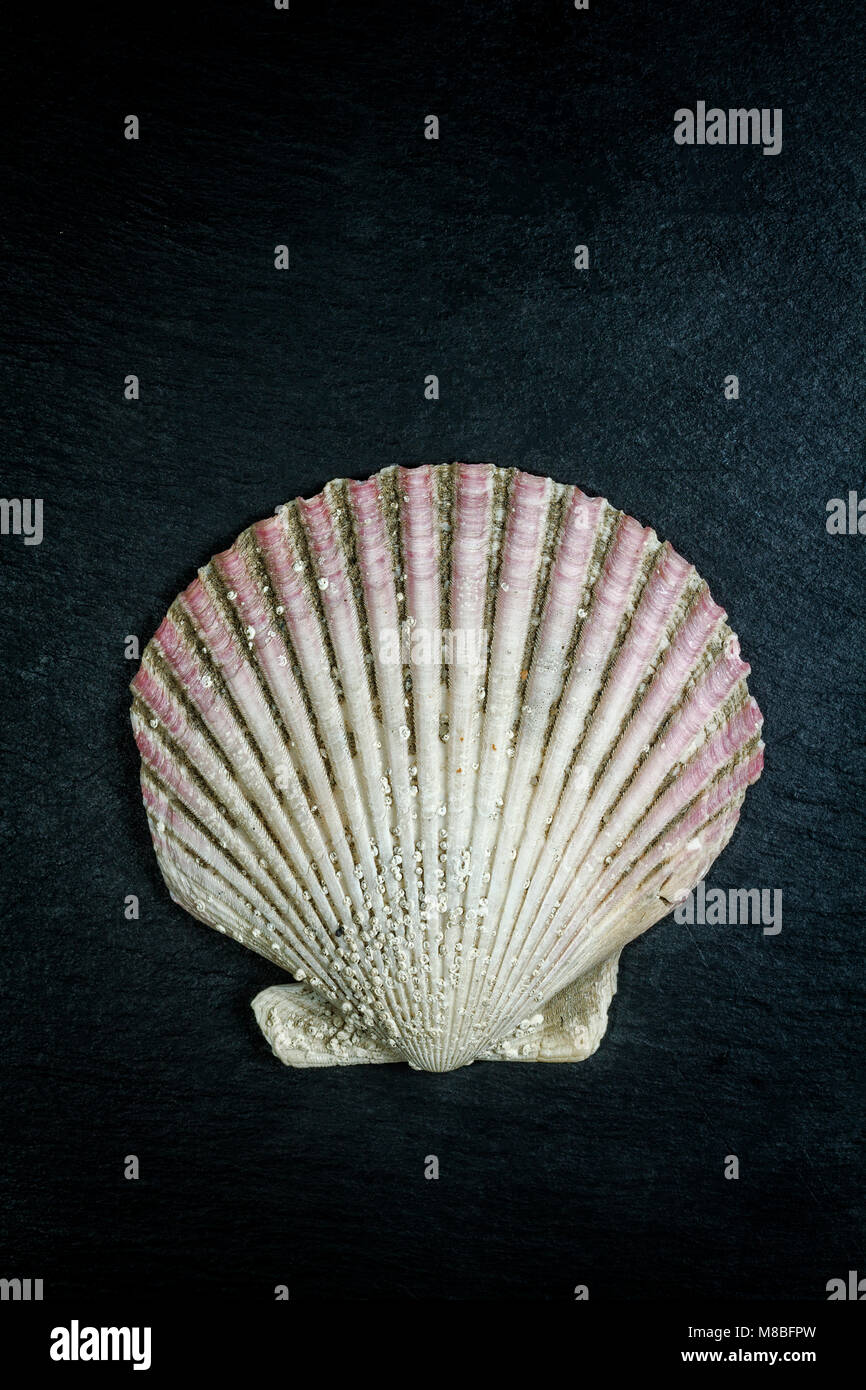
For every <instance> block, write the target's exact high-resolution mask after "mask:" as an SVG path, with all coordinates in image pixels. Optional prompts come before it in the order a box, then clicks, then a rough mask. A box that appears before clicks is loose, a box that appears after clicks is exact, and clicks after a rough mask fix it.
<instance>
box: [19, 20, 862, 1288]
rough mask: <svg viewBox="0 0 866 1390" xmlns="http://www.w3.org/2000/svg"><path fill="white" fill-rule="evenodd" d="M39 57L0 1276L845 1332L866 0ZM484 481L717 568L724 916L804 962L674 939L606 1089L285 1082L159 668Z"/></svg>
mask: <svg viewBox="0 0 866 1390" xmlns="http://www.w3.org/2000/svg"><path fill="white" fill-rule="evenodd" d="M12 23H13V24H14V27H15V32H13V33H11V34H10V33H8V32H7V34H6V38H7V40H8V42H9V44H10V45H11V47H10V49H9V52H8V57H7V64H8V67H7V72H6V75H5V77H4V84H5V87H6V90H7V93H8V94H9V95H10V96H11V99H12V101H11V111H10V114H9V115H8V116H7V118H6V124H5V137H6V142H7V144H9V145H10V153H9V162H8V172H7V174H6V176H5V179H4V184H5V198H4V201H5V202H6V205H7V212H8V215H7V218H6V222H5V227H4V231H3V246H4V259H5V262H6V276H5V283H6V293H5V309H4V313H3V316H2V324H0V333H2V337H3V344H4V351H3V363H2V370H3V379H2V384H3V414H4V423H5V431H4V433H5V442H4V448H3V452H2V459H0V464H2V479H0V481H2V492H3V495H5V496H40V497H43V498H44V507H45V523H44V524H45V538H44V541H43V543H42V545H41V546H39V547H35V546H34V547H25V546H23V545H22V543H21V541H20V540H19V539H16V538H14V537H10V536H7V537H3V538H2V540H0V565H2V569H0V583H2V619H0V622H2V637H3V659H2V742H3V748H4V770H3V801H4V826H3V831H4V839H5V841H6V845H5V849H4V859H3V866H4V867H3V879H4V884H3V887H4V898H5V910H4V915H3V921H4V949H3V963H4V971H3V974H4V983H5V1002H4V1003H3V1005H2V1011H0V1043H2V1053H3V1059H4V1077H3V1090H4V1094H3V1096H2V1113H3V1119H4V1139H3V1147H2V1159H0V1186H2V1206H3V1215H2V1236H0V1266H2V1267H0V1274H2V1275H4V1276H12V1275H16V1274H17V1275H22V1276H23V1275H30V1276H32V1277H42V1278H43V1279H44V1280H45V1281H46V1295H48V1294H50V1295H51V1296H54V1295H60V1294H63V1293H67V1294H68V1293H73V1294H75V1293H82V1292H84V1291H92V1292H94V1293H105V1292H108V1291H121V1292H128V1293H131V1294H135V1295H138V1296H140V1295H143V1294H145V1293H150V1294H154V1295H157V1296H159V1295H163V1296H169V1295H172V1294H175V1293H182V1294H183V1296H184V1297H185V1298H190V1297H192V1298H194V1297H196V1296H197V1295H206V1296H210V1295H231V1296H233V1297H235V1298H242V1299H243V1298H250V1299H258V1300H267V1299H270V1298H272V1297H273V1287H274V1285H275V1284H276V1283H286V1284H288V1285H289V1286H290V1289H291V1291H292V1296H293V1297H295V1298H304V1297H324V1298H329V1299H330V1298H350V1299H362V1298H371V1297H383V1296H391V1297H396V1298H399V1299H418V1298H425V1297H444V1298H451V1299H465V1298H478V1297H480V1298H489V1299H513V1298H527V1297H534V1298H545V1299H552V1298H570V1297H572V1290H573V1288H574V1286H575V1285H576V1284H578V1283H586V1284H588V1285H589V1287H590V1296H591V1298H594V1299H642V1298H648V1297H661V1298H665V1299H677V1298H679V1297H681V1296H683V1295H684V1294H686V1293H691V1294H696V1295H698V1296H710V1295H720V1294H724V1295H729V1296H733V1297H745V1298H751V1299H770V1298H793V1297H801V1298H808V1299H821V1298H824V1297H825V1296H826V1295H825V1285H826V1281H827V1280H828V1279H830V1278H832V1277H835V1276H839V1275H841V1276H845V1275H846V1274H847V1271H848V1270H849V1269H859V1270H860V1271H861V1273H862V1272H864V1271H866V1251H864V1246H863V1238H862V1232H863V1228H862V1224H860V1218H861V1214H862V1167H861V1157H862V1149H859V1148H858V1141H862V1101H863V1090H862V1061H861V1054H862V1043H861V1035H860V1031H859V1029H860V1017H862V1012H861V1011H862V1007H863V990H862V986H863V972H862V968H861V960H862V952H863V947H862V939H863V938H862V932H863V901H862V899H863V894H862V878H861V871H862V864H863V857H862V856H863V847H864V838H863V822H862V815H861V807H862V802H863V785H864V778H863V771H864V767H863V751H862V691H863V674H864V661H863V625H862V621H861V615H862V605H863V592H864V586H863V577H864V563H863V548H864V545H866V541H864V539H863V538H862V537H858V536H829V535H828V534H827V532H826V529H825V507H826V502H827V500H828V499H829V498H830V497H833V496H839V495H845V494H846V493H847V491H848V489H849V488H858V489H860V490H861V491H866V482H864V469H863V441H864V418H863V416H864V408H863V390H862V388H863V366H864V360H863V337H862V328H863V311H864V294H863V291H864V279H863V274H862V265H863V239H862V228H863V202H864V184H863V172H864V154H863V150H864V122H863V115H864V111H863V103H862V98H861V88H862V67H863V59H864V54H866V42H864V37H866V36H864V18H863V14H862V11H861V10H860V9H858V8H857V7H854V6H851V5H850V4H842V3H837V4H835V5H832V6H831V5H812V4H806V3H803V0H795V3H790V0H785V3H763V4H761V5H755V4H745V3H742V0H734V3H732V4H725V5H724V6H717V7H710V6H708V5H707V4H706V3H705V2H704V0H689V3H687V4H678V5H674V6H668V5H660V4H656V3H649V0H642V2H641V3H632V4H630V5H621V4H617V5H615V4H612V3H607V4H605V3H602V2H601V0H592V9H591V10H590V11H589V12H588V13H579V12H576V11H575V10H574V9H573V7H572V6H571V4H570V3H569V0H541V3H537V4H536V3H534V4H531V5H530V4H517V3H508V2H507V0H506V2H505V3H502V4H497V5H490V4H482V3H480V2H479V3H476V4H469V3H453V0H452V2H451V3H442V4H438V3H437V4H435V5H432V4H422V3H418V0H404V3H401V4H395V5H394V6H393V7H388V6H386V5H384V4H380V3H375V0H372V3H365V4H364V5H358V4H354V3H348V0H337V3H332V4H323V3H320V0H292V7H291V10H290V11H289V12H288V13H282V12H277V11H275V10H274V9H273V7H272V5H270V3H269V0H259V3H255V4H252V3H248V4H236V5H227V4H215V3H209V4H207V5H203V6H197V7H195V8H194V11H192V12H191V16H190V27H189V28H188V30H187V31H186V32H181V31H179V30H178V29H177V27H176V25H175V23H174V21H168V20H163V19H161V18H160V17H159V15H158V13H157V12H156V10H155V9H154V8H153V7H152V6H150V5H140V6H118V5H113V6H109V7H106V8H105V10H104V11H103V10H96V9H93V8H91V9H88V7H87V6H86V5H85V6H84V7H81V6H75V7H74V10H72V11H70V12H69V13H68V15H67V16H66V17H65V18H62V17H58V16H57V15H55V14H50V12H42V11H41V7H40V12H39V13H36V14H35V15H33V17H32V19H31V20H30V22H29V23H30V27H29V28H27V29H26V31H25V28H24V23H25V21H23V20H22V19H21V18H20V16H19V17H18V18H17V19H15V20H13V21H12ZM6 24H7V26H8V25H9V20H8V19H7V20H6ZM698 99H705V100H706V101H707V102H708V104H709V105H713V104H719V105H721V106H723V107H728V106H729V105H732V106H759V107H760V106H770V107H777V106H779V107H782V108H783V110H784V125H783V149H782V153H781V154H780V155H779V156H778V157H776V158H771V157H765V156H763V155H762V154H761V152H760V149H757V148H745V149H739V148H730V149H728V148H704V149H698V148H695V149H684V148H678V147H677V146H675V145H674V143H673V139H672V132H673V112H674V110H675V109H676V108H677V107H679V106H682V105H692V106H694V103H695V102H696V100H698ZM129 113H135V114H137V115H138V116H139V118H140V121H141V139H140V141H139V142H138V143H130V142H127V141H125V140H124V139H123V138H122V122H123V117H124V116H125V115H126V114H129ZM429 113H434V114H436V115H438V116H439V118H440V122H441V138H440V140H439V141H438V143H434V142H428V141H426V140H424V139H423V135H422V132H423V119H424V117H425V115H427V114H429ZM279 242H286V243H288V244H289V246H290V248H291V269H290V271H289V272H288V273H277V272H276V271H275V270H274V268H273V248H274V246H275V244H276V243H279ZM578 242H586V243H588V245H589V246H590V251H591V269H590V270H589V272H588V273H582V274H581V273H578V272H576V271H575V270H574V269H573V268H572V250H573V247H574V246H575V244H577V243H578ZM130 372H134V373H136V374H138V375H139V376H140V378H141V383H142V398H141V401H140V402H139V403H132V404H130V403H126V402H124V400H123V396H122V387H123V379H124V377H125V375H126V374H127V373H130ZM431 372H433V373H436V374H437V375H438V376H439V378H440V383H441V399H440V400H439V401H438V402H431V401H426V400H425V399H424V395H423V379H424V377H425V375H427V374H428V373H431ZM729 372H734V373H736V374H737V375H738V376H739V378H740V384H741V398H740V400H739V401H738V402H726V401H725V400H724V398H723V391H722V381H723V377H724V376H725V375H726V374H727V373H729ZM453 458H464V459H470V460H493V461H495V462H497V463H499V464H501V465H506V466H508V465H517V466H520V467H524V468H527V469H529V470H530V471H535V472H545V473H549V474H551V475H552V476H553V477H555V478H557V479H559V480H561V481H563V482H573V483H579V484H580V485H581V486H582V487H583V488H584V489H585V490H586V491H588V492H591V493H603V494H604V495H606V496H607V497H609V498H610V499H611V501H612V502H613V503H614V504H615V505H616V506H618V507H622V508H624V509H625V510H627V511H629V512H631V513H632V514H634V515H636V516H637V517H639V518H640V519H641V520H642V521H646V522H651V523H652V524H653V525H654V526H656V528H657V529H658V531H659V533H660V534H661V535H662V536H663V537H667V538H669V539H670V540H671V541H672V542H673V543H674V544H675V545H676V546H677V547H678V548H679V549H680V550H681V551H682V552H683V553H684V554H686V555H687V556H688V557H689V558H690V559H691V560H693V561H694V562H695V563H696V565H697V566H698V567H699V569H700V571H701V572H702V573H703V574H704V575H705V576H706V578H707V579H708V581H709V582H710V585H711V588H712V590H713V593H714V595H715V596H716V597H717V598H718V599H719V600H720V601H721V602H723V603H724V604H725V605H726V607H727V608H728V611H729V613H730V615H731V621H732V624H733V625H734V626H735V628H736V630H737V631H738V632H739V634H740V637H741V640H742V644H743V650H744V653H745V655H746V656H747V658H748V659H749V660H750V661H751V662H752V665H753V672H754V674H753V677H752V682H751V684H752V689H753V691H754V693H755V695H756V696H757V698H758V700H759V703H760V705H761V707H762V709H763V710H764V713H765V716H766V730H765V736H766V740H767V768H766V771H765V774H764V777H763V779H762V781H761V782H760V783H759V785H758V786H757V787H756V788H755V789H754V790H753V791H752V792H751V794H750V795H749V797H748V799H747V802H746V805H745V808H744V813H743V816H742V819H741V823H740V826H739V828H738V830H737V832H736V835H735V837H734V840H733V841H732V843H731V845H730V846H729V848H728V849H727V851H726V852H725V854H724V855H723V857H722V858H721V860H720V861H719V862H718V863H717V865H716V866H715V868H714V869H713V872H712V876H711V882H712V883H713V884H715V885H720V886H722V887H726V888H727V887H731V886H733V887H739V886H742V887H756V886H757V887H769V888H781V889H782V890H783V893H784V929H783V931H782V933H781V935H779V936H777V937H765V936H764V935H762V933H761V931H760V928H758V927H750V926H741V927H695V928H693V929H692V930H691V931H687V930H686V929H684V928H681V927H677V926H676V925H675V924H674V923H673V921H672V919H668V920H667V921H666V922H665V923H663V924H660V925H659V926H658V927H657V928H656V929H655V930H653V931H652V932H650V933H649V934H648V935H647V936H645V937H643V938H642V939H641V940H640V941H638V942H636V943H635V944H634V945H632V946H631V947H629V948H628V949H627V951H626V953H625V955H624V957H623V962H622V968H621V976H620V989H619V993H618V995H617V997H616V1000H615V1003H614V1005H613V1009H612V1015H611V1024H610V1029H609V1032H608V1035H607V1037H606V1038H605V1040H604V1042H603V1044H602V1047H601V1049H600V1051H599V1052H598V1053H597V1054H596V1056H595V1057H594V1058H592V1060H590V1061H589V1062H587V1063H585V1064H583V1065H578V1066H573V1067H569V1066H547V1067H545V1066H530V1065H494V1064H487V1065H484V1064H478V1065H475V1066H473V1067H471V1068H468V1069H466V1070H463V1071H460V1072H457V1073H453V1074H451V1075H446V1076H430V1075H424V1074H415V1073H413V1072H411V1071H409V1069H408V1068H404V1067H380V1068H375V1067H374V1068H363V1069H347V1070H333V1071H321V1072H308V1073H304V1072H291V1071H289V1070H286V1069H284V1068H283V1067H281V1066H280V1065H279V1064H278V1063H277V1062H276V1061H275V1060H274V1058H273V1057H272V1056H271V1054H270V1052H269V1050H268V1048H267V1045H266V1044H265V1042H264V1040H263V1039H262V1037H261V1036H260V1035H259V1033H258V1030H257V1028H256V1026H255V1023H254V1020H253V1017H252V1014H251V1011H250V1007H249V1005H250V1001H251V999H252V997H253V995H254V994H255V993H256V991H257V990H259V989H260V988H262V987H263V986H264V985H266V984H268V983H271V982H275V981H276V980H277V979H278V978H279V977H278V975H277V972H276V971H275V970H274V969H273V968H272V967H271V966H270V965H268V964H267V963H266V962H264V961H262V960H260V959H259V958H258V957H256V956H254V955H252V954H251V953H248V952H246V951H244V950H243V949H241V948H240V947H239V946H236V945H234V944H233V943H231V942H229V941H226V940H224V939H223V938H222V937H220V936H218V935H217V934H216V933H214V932H209V931H207V930H205V929H203V928H202V927H201V926H200V925H198V924H196V923H194V922H193V921H192V919H190V918H189V917H187V916H185V915H184V914H183V913H182V911H181V910H180V909H179V908H177V907H175V906H174V905H173V904H172V903H171V901H170V899H169V896H168V893H167V891H166V889H165V888H164V885H163V883H162V881H161V878H160V876H159V872H158V869H157V866H156V862H155V858H154V855H153V852H152V849H151V846H150V841H149V836H148V833H147V829H146V825H145V818H144V814H143V811H142V809H141V806H140V802H139V795H138V788H137V756H136V753H135V749H134V746H133V741H132V737H131V734H130V730H129V724H128V705H129V697H128V694H127V684H128V681H129V680H130V678H131V677H132V675H133V673H134V670H135V665H136V663H134V662H127V661H125V660H124V656H123V650H124V639H125V636H126V635H127V634H128V633H135V634H137V635H138V636H139V638H140V639H141V642H142V645H143V644H144V642H145V641H146V640H147V638H149V636H150V635H151V633H152V632H153V629H154V628H155V626H156V624H157V623H158V621H159V619H160V617H161V616H162V614H163V612H164V611H165V609H166V607H167V606H168V604H169V602H170V601H171V599H172V598H173V596H174V594H175V593H176V592H177V591H178V590H179V589H180V588H181V587H182V586H183V585H185V584H186V583H187V582H188V581H189V580H190V578H191V577H192V575H193V573H194V570H195V568H196V567H197V566H198V565H200V564H202V563H203V562H204V561H205V560H206V559H207V558H208V556H210V555H211V554H212V553H213V552H214V551H216V550H218V549H220V548H222V547H224V546H226V545H227V544H228V543H229V542H230V541H231V540H232V539H233V537H234V536H235V535H236V534H237V532H238V531H239V530H241V528H243V527H244V526H246V525H248V524H249V523H251V522H252V521H254V520H256V519H257V518H259V517H261V516H264V515H267V514H269V513H270V512H272V511H273V509H274V507H275V506H276V505H277V504H278V503H280V502H281V501H284V500H286V499H288V498H291V497H294V496H297V495H299V494H300V495H311V494H312V493H314V492H315V491H317V490H318V489H320V488H321V486H322V485H323V484H324V483H325V482H326V481H327V479H329V478H330V477H332V476H337V475H349V476H352V477H365V476H367V475H368V474H370V473H371V472H374V471H375V470H377V469H378V468H380V467H382V466H384V465H386V464H393V463H415V462H422V461H427V462H436V461H442V460H448V459H453ZM128 893H135V894H137V895H139V897H140V900H141V920H140V921H139V922H132V923H128V922H126V921H125V920H124V916H123V902H124V896H125V895H126V894H128ZM131 1153H135V1154H137V1155H138V1156H139V1159H140V1163H141V1178H140V1180H139V1181H138V1182H128V1181H124V1179H123V1176H122V1167H123V1160H124V1156H125V1155H127V1154H131ZM434 1153H435V1154H437V1155H438V1157H439V1160H440V1164H441V1178H440V1180H439V1181H438V1182H430V1181H425V1180H424V1177H423V1166H424V1158H425V1155H427V1154H434ZM728 1154H736V1155H738V1157H739V1160H740V1165H741V1177H740V1180H739V1182H726V1181H725V1180H724V1179H723V1176H722V1172H723V1164H724V1159H725V1156H726V1155H728Z"/></svg>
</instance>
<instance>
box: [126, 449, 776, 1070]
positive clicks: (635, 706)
mask: <svg viewBox="0 0 866 1390" xmlns="http://www.w3.org/2000/svg"><path fill="white" fill-rule="evenodd" d="M725 616H726V615H725V613H724V611H723V610H722V609H721V608H720V607H718V605H717V604H716V603H714V602H713V600H712V598H711V597H710V594H709V591H708V589H707V586H706V584H705V583H704V582H703V580H701V579H700V578H699V576H698V575H697V574H696V572H695V570H694V568H693V566H691V565H690V564H688V563H687V562H686V561H685V560H684V559H682V557H681V556H680V555H678V554H677V553H676V551H674V550H673V549H672V548H671V546H670V545H669V544H667V543H662V542H660V541H659V539H658V537H657V536H656V534H655V532H654V531H652V530H651V529H649V528H648V527H646V526H642V525H640V524H639V523H638V522H637V521H635V520H634V519H633V518H632V517H629V516H626V515H624V514H623V513H622V512H619V511H616V510H615V509H614V508H613V507H612V506H611V505H610V504H609V503H608V502H606V501H605V500H604V499H603V498H598V497H587V496H585V495H584V494H583V493H582V492H580V491H579V489H578V488H576V487H567V486H564V485H562V484H559V483H556V482H553V481H552V480H551V479H549V478H543V477H533V476H530V475H529V474H526V473H522V472H518V471H515V470H504V469H498V468H496V467H494V466H492V465H487V464H453V465H441V466H435V467H428V466H423V467H419V468H414V469H404V468H389V469H386V470H385V471H384V472H382V473H380V474H378V475H377V476H376V477H374V478H372V479H370V480H369V481H368V482H364V483H358V482H349V481H346V480H345V479H341V480H338V481H335V482H332V483H329V484H328V486H327V487H326V488H325V490H324V491H323V492H322V493H321V494H320V495H319V496H318V497H315V498H314V499H313V500H312V501H296V502H292V503H289V504H288V505H286V506H282V507H279V508H278V509H277V513H276V515H274V516H272V517H269V518H268V519H267V520H265V521H262V522H259V523H258V525H255V526H252V527H250V528H249V530H247V531H244V532H243V533H242V535H240V536H239V537H238V539H237V541H236V542H235V543H234V545H233V546H232V547H231V548H230V549H229V550H226V551H224V552H223V553H222V554H221V555H217V556H215V557H214V559H212V560H211V562H210V564H208V565H206V566H205V567H204V568H203V569H202V570H200V571H199V575H198V578H197V579H195V580H194V581H193V583H192V584H191V585H190V586H189V588H188V589H186V590H185V591H184V592H183V593H182V594H181V595H179V597H178V598H177V599H176V600H175V602H174V603H173V604H172V606H171V608H170V610H169V612H168V614H167V616H166V617H165V618H164V620H163V621H162V623H161V624H160V626H159V628H158V630H157V632H156V634H155V636H154V637H153V639H152V641H151V642H150V643H149V645H148V647H147V649H146V651H145V653H144V657H143V661H142V665H141V669H140V670H139V672H138V674H137V675H136V677H135V680H134V681H133V683H132V690H133V692H134V702H133V707H132V723H133V727H134V730H135V737H136V741H137V743H138V746H139V749H140V752H141V757H142V769H141V784H142V789H143V795H144V804H145V807H146V809H147V815H148V820H149V823H150V829H151V834H152V837H153V842H154V846H155V848H156V853H157V858H158V860H159V864H160V867H161V869H162V873H163V876H164V877H165V880H166V883H167V884H168V887H169V890H170V892H171V896H172V897H173V899H174V900H175V902H177V903H179V904H180V905H181V906H182V907H184V908H186V909H187V911H188V912H190V913H192V915H193V916H194V917H197V918H199V919H200V920H201V921H203V922H205V923H207V924H208V925H209V926H212V927H215V928H216V929H217V931H221V932H225V933H226V934H227V935H229V936H233V937H235V938H236V939H237V940H238V941H240V942H242V943H243V944H244V945H245V946H248V947H250V948H251V949H252V950H254V951H257V952H258V953H259V954H260V955H263V956H266V957H267V958H268V960H270V961H272V962H273V963H274V965H275V966H278V967H280V968H281V969H282V970H284V971H287V972H289V974H290V975H292V976H293V977H294V980H295V982H296V983H293V984H288V985H286V984H283V985H275V986H273V987H271V988H268V989H265V990H264V991H263V992H262V993H261V994H259V996H258V997H257V998H256V1000H255V1001H254V1004H253V1008H254V1010H255V1014H256V1017H257V1019H258V1021H259V1024H260V1026H261V1028H262V1030H263V1032H264V1033H265V1035H266V1037H267V1038H268V1040H269V1041H270V1043H271V1045H272V1047H273V1049H274V1052H275V1053H276V1055H277V1056H278V1057H279V1058H281V1059H282V1060H283V1061H284V1062H286V1063H289V1064H291V1065H294V1066H329V1065H334V1064H351V1063H360V1062H397V1061H406V1062H408V1063H409V1064H410V1066H412V1067H415V1068H418V1069H423V1070H428V1071H448V1070H451V1069H453V1068H455V1067H460V1066H464V1065H466V1064H467V1063H469V1062H472V1061H474V1060H477V1059H487V1060H496V1059H516V1060H525V1061H576V1060H580V1059H582V1058H584V1057H587V1056H589V1054H590V1053H591V1052H593V1051H594V1050H595V1048H596V1047H597V1046H598V1043H599V1041H600V1038H601V1036H602V1034H603V1033H604V1030H605V1026H606V1019H607V1010H608V1005H609V1003H610V999H611V997H612V995H613V993H614V990H615V987H616V970H617V962H618V959H619V953H620V951H621V949H622V947H623V946H624V945H625V944H626V943H627V942H629V941H631V940H632V938H633V937H636V936H638V935H639V934H640V933H641V932H643V931H646V929H647V928H648V927H651V926H652V925H653V923H655V922H657V921H658V920H659V919H660V918H662V917H664V916H665V915H666V913H668V912H669V911H670V910H671V908H672V906H673V905H674V904H675V903H677V902H678V901H680V900H682V899H683V898H684V897H685V896H686V895H687V894H688V893H689V892H690V891H691V889H692V888H693V887H694V886H695V885H696V884H697V883H698V882H699V880H700V879H701V878H703V877H704V875H705V874H706V873H707V870H708V869H709V867H710V865H711V864H712V863H713V861H714V859H715V858H716V856H717V855H718V854H719V852H720V851H721V850H722V848H723V847H724V845H725V844H726V843H727V841H728V839H729V838H730V836H731V834H732V832H733V829H734V826H735V825H736V822H737V818H738V816H739V809H740V806H741V804H742V801H743V797H744V795H745V789H746V787H747V786H748V785H749V784H750V783H751V782H754V781H755V780H756V779H757V777H758V776H759V775H760V771H761V767H762V762H763V743H762V742H761V740H760V730H761V722H762V721H761V714H760V711H759V710H758V707H757V705H756V703H755V701H754V700H753V699H751V698H750V696H749V693H748V690H747V687H746V676H747V675H748V673H749V667H748V666H747V665H746V664H745V663H744V662H743V661H742V660H741V658H740V651H739V644H738V642H737V639H736V637H735V636H734V635H733V633H732V632H731V630H730V629H729V628H728V626H727V625H726V623H725Z"/></svg>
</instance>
